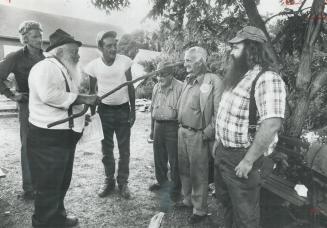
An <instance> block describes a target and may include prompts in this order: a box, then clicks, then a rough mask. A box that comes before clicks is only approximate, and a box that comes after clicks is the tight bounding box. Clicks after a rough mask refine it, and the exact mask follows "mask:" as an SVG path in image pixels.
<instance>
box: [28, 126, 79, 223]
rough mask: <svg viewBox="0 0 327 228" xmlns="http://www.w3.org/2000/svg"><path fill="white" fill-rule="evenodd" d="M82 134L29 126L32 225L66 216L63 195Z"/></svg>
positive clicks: (68, 183) (53, 221) (51, 221)
mask: <svg viewBox="0 0 327 228" xmlns="http://www.w3.org/2000/svg"><path fill="white" fill-rule="evenodd" d="M80 136H81V134H80V133H76V132H74V131H72V130H52V129H51V130H50V129H44V128H38V127H36V126H34V125H32V124H30V125H29V133H28V138H27V152H28V160H29V164H30V167H31V174H32V181H33V185H34V188H35V191H36V193H35V200H34V205H35V210H34V214H33V217H32V224H33V226H45V227H47V226H49V225H51V224H53V223H55V222H58V221H60V220H64V219H65V218H66V210H65V206H64V198H65V196H66V192H67V190H68V188H69V185H70V181H71V177H72V171H73V162H74V154H75V148H76V143H77V141H78V139H79V138H80Z"/></svg>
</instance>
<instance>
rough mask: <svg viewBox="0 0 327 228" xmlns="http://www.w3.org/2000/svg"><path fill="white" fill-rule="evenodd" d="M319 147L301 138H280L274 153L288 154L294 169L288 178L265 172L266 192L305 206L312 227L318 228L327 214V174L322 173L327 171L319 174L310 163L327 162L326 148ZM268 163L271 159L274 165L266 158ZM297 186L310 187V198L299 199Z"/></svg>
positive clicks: (296, 204) (263, 185)
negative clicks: (295, 188) (301, 184)
mask: <svg viewBox="0 0 327 228" xmlns="http://www.w3.org/2000/svg"><path fill="white" fill-rule="evenodd" d="M315 147H317V148H315ZM320 147H321V148H322V149H321V148H320ZM320 147H319V146H317V145H310V144H309V143H306V142H303V141H302V140H300V139H296V138H290V137H283V136H282V137H280V140H279V142H278V144H277V146H276V148H275V153H278V152H282V153H283V154H286V155H287V157H288V159H287V161H288V163H289V165H290V167H292V169H288V170H287V171H286V172H285V175H280V174H278V175H277V174H276V172H269V171H266V175H265V176H264V178H263V181H262V187H263V188H264V189H266V190H268V191H269V192H271V193H273V194H274V195H277V196H279V197H280V198H281V199H283V200H285V201H287V202H289V203H290V204H292V205H294V206H297V207H303V206H306V207H305V208H308V209H309V220H310V226H311V227H319V226H318V225H319V223H320V221H319V218H320V217H319V216H320V215H323V216H326V212H327V204H326V203H325V202H327V200H326V199H327V198H326V197H327V195H325V192H326V190H327V175H326V173H324V172H323V171H324V170H322V171H321V170H320V172H317V170H318V169H317V168H316V167H315V166H314V165H313V162H311V160H314V159H316V160H323V158H324V159H326V160H327V157H326V156H327V155H326V154H327V153H326V152H327V147H326V146H323V145H320ZM318 150H322V151H320V152H322V153H320V154H318V152H317V151H318ZM312 154H313V155H312ZM317 154H318V155H317ZM322 155H323V156H322ZM319 156H320V157H319ZM267 160H268V163H269V160H270V165H271V164H273V161H272V160H271V158H267V159H266V161H267ZM266 161H265V162H266ZM323 164H325V163H323ZM268 166H269V165H268ZM271 171H272V168H271ZM318 171H319V170H318ZM288 172H290V173H288ZM290 174H292V175H290ZM293 174H295V177H296V178H293V177H294V175H293ZM297 175H298V176H297ZM294 180H295V181H294ZM298 183H303V184H304V185H305V186H306V187H307V188H308V195H307V197H302V196H299V195H298V194H297V192H296V191H295V190H294V186H295V185H296V184H298ZM325 204H326V205H325ZM294 218H295V217H294ZM296 219H297V218H296Z"/></svg>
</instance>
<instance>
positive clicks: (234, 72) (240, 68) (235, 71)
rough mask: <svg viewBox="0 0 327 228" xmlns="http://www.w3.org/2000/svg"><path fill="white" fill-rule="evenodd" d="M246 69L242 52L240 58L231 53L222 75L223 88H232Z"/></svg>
mask: <svg viewBox="0 0 327 228" xmlns="http://www.w3.org/2000/svg"><path fill="white" fill-rule="evenodd" d="M248 70H249V69H248V65H247V62H246V57H245V54H244V52H243V54H242V56H241V57H240V58H235V56H234V55H231V56H230V58H229V61H228V66H227V70H226V74H225V77H224V82H225V90H229V89H234V88H235V86H236V85H237V84H238V83H239V82H240V81H241V79H242V78H243V76H244V74H245V73H246V72H247V71H248Z"/></svg>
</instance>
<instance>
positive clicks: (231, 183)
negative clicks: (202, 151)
mask: <svg viewBox="0 0 327 228" xmlns="http://www.w3.org/2000/svg"><path fill="white" fill-rule="evenodd" d="M266 41H267V38H266V36H265V34H264V33H263V32H262V31H261V30H260V29H258V28H256V27H252V26H247V27H244V28H243V29H242V30H240V31H239V32H238V33H237V35H236V37H235V38H233V39H232V40H230V41H229V43H230V44H231V45H232V51H231V60H232V63H231V64H230V68H229V70H228V72H227V73H226V76H225V89H224V92H223V94H222V98H221V102H220V104H219V108H218V114H217V120H216V142H217V143H218V144H219V146H218V147H217V150H216V154H215V179H216V184H217V185H216V195H217V197H218V199H219V200H220V202H221V203H222V206H223V208H224V210H223V211H224V222H225V224H224V225H225V227H226V228H232V227H233V228H234V227H235V228H236V227H237V228H258V227H259V221H260V214H259V209H260V208H259V193H260V173H259V169H260V167H261V163H262V157H263V155H267V154H269V153H270V152H271V148H272V146H271V145H273V144H274V143H275V142H276V141H277V133H278V131H279V129H280V128H281V125H282V119H283V118H284V112H285V97H286V92H285V84H284V82H283V80H282V78H281V77H280V76H279V75H278V74H277V73H275V72H273V71H271V69H270V68H269V63H270V61H269V59H268V58H267V55H266V52H265V49H264V43H265V42H266ZM254 106H256V108H252V107H254ZM251 110H254V111H251ZM253 126H254V127H253Z"/></svg>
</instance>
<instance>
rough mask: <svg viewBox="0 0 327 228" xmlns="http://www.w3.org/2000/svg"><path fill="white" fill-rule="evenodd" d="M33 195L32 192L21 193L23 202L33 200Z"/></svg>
mask: <svg viewBox="0 0 327 228" xmlns="http://www.w3.org/2000/svg"><path fill="white" fill-rule="evenodd" d="M34 198H35V194H34V192H33V191H25V192H24V193H23V199H25V200H34Z"/></svg>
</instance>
